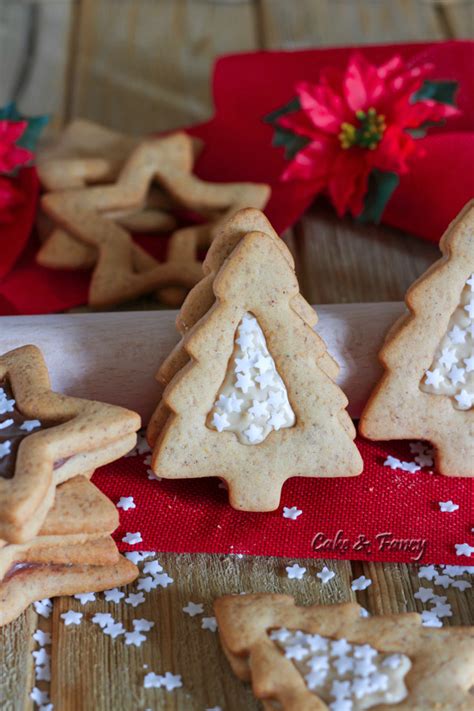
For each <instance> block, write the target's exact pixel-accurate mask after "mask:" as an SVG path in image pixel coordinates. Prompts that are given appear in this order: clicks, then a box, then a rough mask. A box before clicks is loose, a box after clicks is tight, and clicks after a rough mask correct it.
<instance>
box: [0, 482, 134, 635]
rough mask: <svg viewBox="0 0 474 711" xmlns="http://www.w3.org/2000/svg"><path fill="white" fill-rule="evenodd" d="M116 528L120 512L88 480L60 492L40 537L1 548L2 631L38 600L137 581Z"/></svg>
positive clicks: (72, 484)
mask: <svg viewBox="0 0 474 711" xmlns="http://www.w3.org/2000/svg"><path fill="white" fill-rule="evenodd" d="M117 525H118V513H117V509H116V507H115V506H114V505H113V504H112V502H111V501H109V500H108V499H107V498H106V497H105V496H104V495H103V494H102V493H101V492H100V491H99V490H98V489H97V488H96V487H95V486H94V485H93V484H91V482H89V481H87V479H84V478H83V477H75V478H74V479H71V480H70V481H68V482H66V483H64V484H62V485H61V486H59V487H58V489H57V493H56V499H55V502H54V506H53V507H52V508H51V509H50V511H49V512H48V515H47V516H46V519H45V521H44V523H43V525H42V527H41V530H40V531H39V533H38V535H37V536H36V537H35V538H33V539H31V540H30V541H28V542H27V543H22V544H6V545H3V546H2V547H0V603H1V604H0V626H1V625H3V624H6V623H7V622H10V621H11V620H13V619H15V617H17V616H18V615H19V614H20V613H21V612H22V611H23V610H24V609H25V608H26V607H27V606H28V605H29V604H30V602H33V601H34V600H37V599H42V598H44V597H50V596H53V595H60V594H61V595H66V594H73V593H74V594H76V593H79V592H89V591H91V590H93V591H98V590H101V589H104V587H103V586H104V585H105V583H107V585H105V589H106V588H107V587H108V586H109V582H110V584H111V585H112V586H114V585H124V584H126V583H129V582H131V581H132V580H133V579H134V578H136V577H137V575H138V570H137V569H136V567H135V566H134V565H132V564H131V563H130V562H129V561H128V560H126V559H124V558H121V556H120V555H119V553H118V550H117V547H116V545H115V543H114V541H113V539H112V538H111V536H110V534H111V533H112V532H113V531H114V530H115V529H116V528H117Z"/></svg>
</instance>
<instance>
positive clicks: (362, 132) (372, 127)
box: [339, 107, 387, 151]
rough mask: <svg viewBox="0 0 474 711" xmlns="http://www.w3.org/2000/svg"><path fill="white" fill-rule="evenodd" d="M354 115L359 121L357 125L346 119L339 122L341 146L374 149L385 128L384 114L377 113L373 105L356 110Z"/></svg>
mask: <svg viewBox="0 0 474 711" xmlns="http://www.w3.org/2000/svg"><path fill="white" fill-rule="evenodd" d="M355 116H356V119H357V121H358V122H359V125H358V126H354V125H353V124H352V123H347V122H346V121H344V122H343V123H341V131H340V133H339V142H340V144H341V148H343V149H344V150H346V149H347V148H352V146H359V148H367V149H368V150H370V151H373V150H375V148H377V146H378V144H379V143H380V141H381V140H382V137H383V134H384V132H385V129H386V128H387V126H386V123H385V116H384V115H383V114H377V111H376V110H375V109H374V108H373V107H371V108H370V109H368V110H367V111H362V110H360V111H356V114H355Z"/></svg>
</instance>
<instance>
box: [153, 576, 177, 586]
mask: <svg viewBox="0 0 474 711" xmlns="http://www.w3.org/2000/svg"><path fill="white" fill-rule="evenodd" d="M155 581H156V584H157V585H159V586H160V587H162V588H167V587H168V585H171V583H174V580H173V578H170V576H169V575H168V573H161V575H157V576H156V577H155Z"/></svg>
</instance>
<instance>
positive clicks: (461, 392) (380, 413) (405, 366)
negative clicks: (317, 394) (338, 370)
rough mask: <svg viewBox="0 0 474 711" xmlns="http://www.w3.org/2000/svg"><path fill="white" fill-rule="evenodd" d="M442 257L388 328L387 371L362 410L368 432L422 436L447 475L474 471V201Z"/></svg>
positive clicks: (445, 241)
mask: <svg viewBox="0 0 474 711" xmlns="http://www.w3.org/2000/svg"><path fill="white" fill-rule="evenodd" d="M440 248H441V252H442V254H443V256H442V258H441V259H440V260H439V261H438V262H436V263H435V264H433V265H432V266H431V267H430V268H429V269H428V271H427V272H426V273H425V274H423V275H422V276H421V277H420V279H418V281H416V282H415V283H414V284H413V286H412V287H411V288H410V289H409V290H408V292H407V295H406V299H405V300H406V303H407V306H408V308H409V311H410V313H409V314H407V315H406V316H403V317H402V318H401V319H400V321H398V322H397V323H396V324H395V325H394V326H393V327H392V329H391V330H390V331H389V333H388V334H387V337H386V340H385V344H384V346H383V348H382V350H381V352H380V360H381V362H382V364H383V366H384V369H385V373H384V375H383V377H382V380H381V381H380V382H379V384H378V385H377V387H376V389H375V391H374V393H373V394H372V396H371V398H370V399H369V402H368V404H367V406H366V408H365V410H364V412H363V414H362V418H361V423H360V430H361V432H362V434H363V435H364V436H366V437H368V438H369V439H374V440H384V439H422V440H427V441H429V442H431V443H432V444H433V445H434V446H435V449H436V465H437V468H438V470H439V472H440V473H441V474H444V475H446V476H468V477H473V476H474V290H473V287H474V275H473V274H474V201H471V202H470V203H468V205H466V207H465V208H464V209H463V210H462V212H461V213H460V214H459V215H458V217H457V218H456V219H455V220H454V222H453V223H452V224H451V225H450V226H449V227H448V229H447V231H446V232H445V234H444V235H443V237H442V239H441V242H440Z"/></svg>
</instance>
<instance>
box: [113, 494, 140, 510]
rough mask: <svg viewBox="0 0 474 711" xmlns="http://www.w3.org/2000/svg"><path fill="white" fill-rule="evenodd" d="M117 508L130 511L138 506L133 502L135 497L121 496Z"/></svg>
mask: <svg viewBox="0 0 474 711" xmlns="http://www.w3.org/2000/svg"><path fill="white" fill-rule="evenodd" d="M117 508H118V509H123V510H124V511H128V510H129V509H135V508H136V504H135V502H134V500H133V496H121V497H120V499H119V501H118V502H117Z"/></svg>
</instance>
